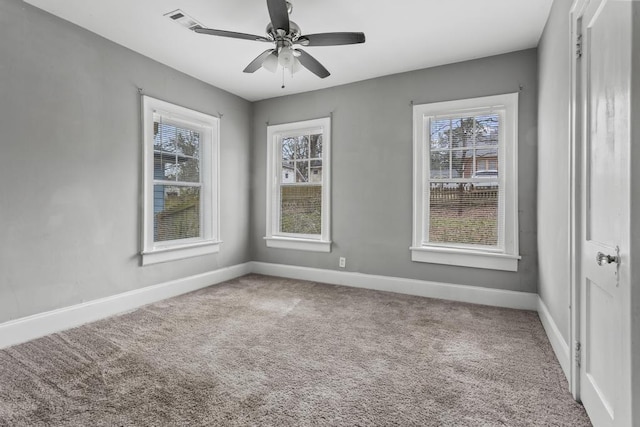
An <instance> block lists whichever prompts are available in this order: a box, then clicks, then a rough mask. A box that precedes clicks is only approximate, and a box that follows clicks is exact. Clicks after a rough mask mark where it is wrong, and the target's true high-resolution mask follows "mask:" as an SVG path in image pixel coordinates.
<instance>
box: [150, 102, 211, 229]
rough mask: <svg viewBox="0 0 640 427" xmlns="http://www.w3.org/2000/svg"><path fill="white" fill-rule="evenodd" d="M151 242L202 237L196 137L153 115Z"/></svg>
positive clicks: (157, 115) (193, 133)
mask: <svg viewBox="0 0 640 427" xmlns="http://www.w3.org/2000/svg"><path fill="white" fill-rule="evenodd" d="M153 129H154V140H153V141H154V144H153V241H154V242H162V241H169V240H180V239H191V238H199V237H201V236H202V233H201V232H202V217H201V215H200V212H201V203H202V198H201V197H200V194H201V190H202V180H201V177H200V133H199V132H198V131H196V130H193V129H188V128H186V127H185V126H179V125H177V124H173V123H170V122H164V121H163V118H162V116H161V115H160V114H157V113H156V114H154V122H153Z"/></svg>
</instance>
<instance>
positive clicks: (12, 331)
mask: <svg viewBox="0 0 640 427" xmlns="http://www.w3.org/2000/svg"><path fill="white" fill-rule="evenodd" d="M251 268H252V265H251V263H249V262H248V263H244V264H238V265H234V266H231V267H225V268H221V269H219V270H214V271H210V272H207V273H203V274H198V275H195V276H189V277H185V278H182V279H178V280H172V281H170V282H165V283H160V284H158V285H153V286H147V287H145V288H141V289H136V290H133V291H129V292H124V293H121V294H118V295H113V296H110V297H106V298H100V299H97V300H93V301H88V302H85V303H82V304H77V305H73V306H70V307H65V308H60V309H57V310H52V311H48V312H45V313H39V314H35V315H33V316H28V317H23V318H20V319H16V320H11V321H9V322H5V323H2V324H0V348H5V347H9V346H12V345H16V344H20V343H23V342H26V341H30V340H32V339H35V338H39V337H42V336H45V335H48V334H52V333H54V332H60V331H63V330H65V329H70V328H74V327H76V326H80V325H83V324H85V323H89V322H93V321H96V320H100V319H103V318H105V317H108V316H113V315H114V314H119V313H123V312H125V311H129V310H133V309H135V308H138V307H140V306H143V305H146V304H151V303H154V302H156V301H160V300H163V299H167V298H171V297H175V296H177V295H181V294H185V293H187V292H192V291H195V290H198V289H202V288H206V287H207V286H211V285H215V284H218V283H221V282H224V281H226V280H231V279H234V278H236V277H240V276H244V275H245V274H249V273H251Z"/></svg>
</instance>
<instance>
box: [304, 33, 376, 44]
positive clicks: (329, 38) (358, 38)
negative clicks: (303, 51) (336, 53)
mask: <svg viewBox="0 0 640 427" xmlns="http://www.w3.org/2000/svg"><path fill="white" fill-rule="evenodd" d="M364 41H365V37H364V33H319V34H306V35H304V36H300V37H299V38H298V40H296V43H298V44H301V45H303V46H338V45H343V44H357V43H364Z"/></svg>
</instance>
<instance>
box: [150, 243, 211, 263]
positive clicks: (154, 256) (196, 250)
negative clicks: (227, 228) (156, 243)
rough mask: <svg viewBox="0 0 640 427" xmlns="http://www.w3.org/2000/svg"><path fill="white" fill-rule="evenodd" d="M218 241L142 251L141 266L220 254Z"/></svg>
mask: <svg viewBox="0 0 640 427" xmlns="http://www.w3.org/2000/svg"><path fill="white" fill-rule="evenodd" d="M220 243H222V242H220V241H207V242H199V243H192V244H189V245H180V246H168V247H164V248H154V249H152V250H149V251H143V252H142V253H141V255H142V265H151V264H159V263H161V262H167V261H175V260H179V259H184V258H191V257H196V256H201V255H208V254H215V253H218V252H220Z"/></svg>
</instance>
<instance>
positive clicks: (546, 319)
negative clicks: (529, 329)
mask: <svg viewBox="0 0 640 427" xmlns="http://www.w3.org/2000/svg"><path fill="white" fill-rule="evenodd" d="M538 316H540V322H542V326H543V327H544V330H545V332H546V333H547V337H548V338H549V342H550V343H551V347H552V348H553V351H554V352H555V353H556V358H557V359H558V362H559V363H560V366H561V367H562V371H563V372H564V375H565V376H566V377H567V381H569V382H571V380H570V379H569V378H570V370H571V356H570V351H569V345H568V344H567V342H566V341H565V340H564V338H563V337H562V333H561V332H560V329H559V328H558V325H556V322H555V321H554V320H553V317H551V313H549V309H548V308H547V306H546V304H545V303H544V301H542V298H540V297H538Z"/></svg>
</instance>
